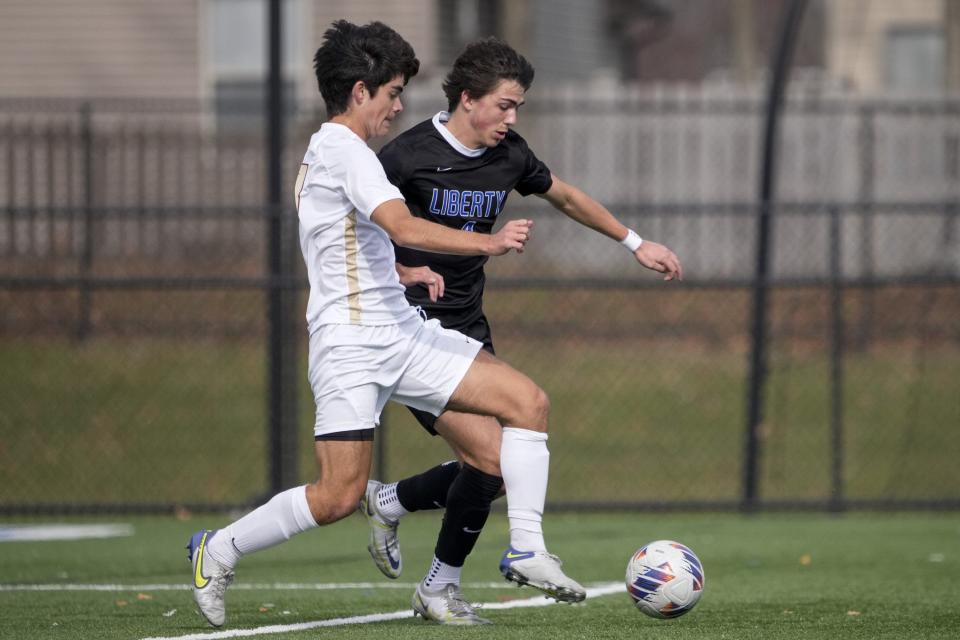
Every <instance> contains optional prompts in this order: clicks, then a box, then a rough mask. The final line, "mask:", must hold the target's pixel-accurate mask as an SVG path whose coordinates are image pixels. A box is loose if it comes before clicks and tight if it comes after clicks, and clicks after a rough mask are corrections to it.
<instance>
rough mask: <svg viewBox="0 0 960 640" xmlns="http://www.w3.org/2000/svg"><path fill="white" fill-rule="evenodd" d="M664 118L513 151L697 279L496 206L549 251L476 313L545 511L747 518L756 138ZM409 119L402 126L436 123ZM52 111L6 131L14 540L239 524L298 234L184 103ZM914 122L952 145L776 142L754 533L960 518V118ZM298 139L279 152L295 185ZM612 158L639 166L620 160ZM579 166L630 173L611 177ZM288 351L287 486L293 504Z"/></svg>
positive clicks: (638, 116) (381, 456)
mask: <svg viewBox="0 0 960 640" xmlns="http://www.w3.org/2000/svg"><path fill="white" fill-rule="evenodd" d="M658 96H659V97H657V98H656V99H654V98H649V100H646V99H641V98H643V96H633V97H630V96H628V99H620V98H618V99H617V100H613V101H612V102H610V104H608V105H607V107H606V108H605V111H601V112H599V113H595V114H594V115H593V116H591V118H590V119H588V120H589V121H588V122H587V121H584V122H585V124H584V125H583V126H584V127H587V129H584V131H586V130H589V131H590V132H591V135H585V134H584V133H583V131H581V129H580V128H579V127H580V125H578V124H577V122H578V121H577V120H576V119H575V118H574V117H573V114H574V113H582V112H583V108H582V107H583V105H580V104H568V103H565V102H563V101H556V100H551V101H550V102H549V104H550V105H551V107H550V109H546V108H544V107H541V108H540V110H539V111H534V112H531V113H525V115H524V117H525V120H524V121H523V122H522V123H521V129H522V130H523V131H524V133H525V134H527V132H528V131H529V134H528V135H527V137H528V139H530V141H531V145H532V146H533V148H534V149H535V150H536V151H537V153H538V155H539V156H540V157H541V158H542V159H543V160H544V161H546V162H547V164H548V165H549V166H550V167H551V169H552V170H553V171H554V172H555V173H556V174H557V175H559V176H561V177H563V178H564V179H565V180H567V181H569V182H572V183H574V184H576V185H577V186H579V187H581V188H583V189H584V190H585V191H586V192H588V193H590V194H592V195H595V196H597V197H598V199H601V200H603V201H604V202H605V204H607V205H608V206H609V207H610V208H611V210H613V211H614V212H615V213H616V214H617V215H618V216H619V217H621V218H622V219H623V220H624V221H625V222H627V223H628V224H630V225H631V226H633V227H634V228H637V229H638V230H641V232H642V234H643V235H644V236H646V237H650V238H653V239H656V240H659V241H662V242H664V243H666V244H668V245H670V246H671V247H672V248H674V249H675V250H676V251H677V253H678V254H679V255H680V256H681V258H682V259H683V260H684V263H685V269H686V272H687V279H686V281H685V282H684V283H682V284H664V283H662V282H659V281H658V280H657V279H656V278H652V277H650V276H649V274H643V273H641V269H640V268H638V267H637V266H636V265H635V264H633V262H632V260H631V258H630V256H629V255H627V254H626V253H625V252H623V251H621V250H617V247H616V246H615V245H614V246H612V247H611V245H612V243H611V242H610V241H609V240H606V239H604V238H602V237H600V236H598V235H597V234H594V233H592V232H589V231H587V230H585V229H583V228H581V227H579V226H578V225H576V224H575V223H573V222H571V221H569V220H567V219H566V218H564V217H563V216H561V215H559V214H557V213H556V212H553V211H552V210H549V209H544V208H543V206H542V203H540V201H539V199H536V198H530V199H527V200H524V199H522V198H520V197H519V196H517V195H516V194H514V195H513V196H512V197H511V201H510V205H509V207H508V213H509V214H510V215H530V216H533V217H535V218H536V219H537V224H536V234H535V237H534V239H533V241H532V242H531V245H530V247H529V248H528V250H527V251H525V252H524V254H523V255H513V256H508V257H504V258H498V259H495V260H492V261H491V262H490V264H489V271H490V282H489V285H488V287H489V290H488V294H487V305H488V315H489V317H490V319H491V322H492V324H493V328H494V336H495V340H496V342H497V351H498V354H499V355H501V356H502V357H504V358H505V359H507V360H508V361H509V362H511V363H512V364H514V365H516V366H517V367H519V368H520V369H522V370H524V371H525V372H527V373H528V374H530V375H531V377H533V378H534V379H535V380H537V381H538V382H539V383H540V384H541V385H542V386H543V387H544V388H545V389H546V390H547V391H548V392H549V393H550V395H551V400H552V406H553V412H552V416H553V418H552V425H551V431H552V433H553V435H552V436H551V440H550V445H551V452H552V467H551V469H552V471H551V488H550V493H549V499H550V501H551V502H552V503H554V504H560V505H568V506H572V507H595V506H608V507H609V506H633V507H650V508H653V507H657V508H662V507H678V506H679V507H687V508H691V507H698V506H703V507H712V508H723V507H733V506H736V505H737V504H739V501H740V499H741V494H742V489H743V488H742V486H741V476H742V474H741V469H742V466H743V464H744V460H743V439H744V429H745V422H746V417H745V404H746V397H747V384H748V371H747V369H748V354H747V350H748V346H749V341H750V337H751V336H750V317H749V316H750V300H751V290H752V288H753V287H755V286H757V285H758V284H760V283H757V282H754V280H753V277H752V264H753V255H754V251H755V250H756V246H755V244H756V237H755V232H754V226H755V225H754V220H755V216H756V213H757V210H756V207H755V205H754V204H753V201H752V197H751V196H750V185H754V184H756V180H755V173H756V165H755V161H754V160H753V159H752V158H753V153H754V147H755V137H756V136H755V132H754V130H753V129H756V128H757V119H758V118H759V112H758V110H757V109H756V105H754V104H753V103H751V102H750V101H749V100H745V99H740V98H738V99H737V100H732V101H730V102H728V103H727V105H728V106H727V108H726V110H724V109H719V110H717V109H715V108H714V107H715V106H716V100H717V98H716V97H715V96H714V97H712V98H710V99H711V100H712V101H713V102H708V103H704V104H702V105H701V106H699V107H697V106H696V101H695V100H693V99H691V98H690V97H689V96H687V98H685V100H686V102H684V105H686V106H685V110H679V112H678V110H677V109H671V108H667V106H664V105H663V104H660V103H659V102H656V101H655V100H668V101H669V100H670V99H671V96H670V94H669V93H668V92H667V93H664V92H660V93H659V94H658ZM621 97H622V96H621ZM417 100H419V98H416V97H414V98H413V99H412V100H411V105H410V106H409V107H408V111H407V120H406V121H405V124H406V125H410V124H412V123H413V122H414V121H415V119H416V118H417V117H420V116H425V115H428V114H429V113H430V112H431V109H430V108H428V107H427V106H426V105H425V104H424V103H421V102H417ZM645 100H646V101H645ZM541 104H546V102H543V103H541ZM691 104H692V105H694V106H691ZM711 105H712V106H711ZM53 106H54V107H56V108H51V105H49V104H46V103H36V102H31V103H29V104H26V103H0V207H2V208H0V310H2V311H0V512H29V511H57V512H68V511H76V510H90V509H100V510H129V511H162V510H171V509H175V508H177V507H186V508H204V509H209V508H228V507H233V506H239V505H246V504H249V503H251V502H253V501H255V500H256V499H258V498H259V497H260V496H261V495H263V494H265V493H267V491H268V489H269V478H268V475H269V466H270V462H269V457H270V439H269V436H268V428H267V422H268V417H267V400H266V389H267V380H268V378H269V375H270V372H269V370H268V367H269V365H268V362H270V358H269V357H268V356H269V354H268V352H267V349H268V347H267V338H266V334H267V320H266V307H267V305H268V297H269V293H270V291H275V290H277V289H278V288H279V289H283V290H284V291H294V292H296V295H297V296H298V301H297V305H296V306H297V311H296V313H297V319H300V318H302V317H303V315H302V311H303V307H304V304H305V289H304V288H303V287H304V278H303V277H302V270H301V271H299V272H298V274H297V275H296V276H294V277H293V278H288V279H277V278H271V277H270V276H269V275H268V272H267V270H266V261H267V256H266V252H267V249H266V236H267V234H268V226H269V222H270V220H271V215H279V216H281V219H282V220H284V221H285V222H286V223H287V225H286V226H285V227H284V228H285V234H286V238H287V240H288V250H291V251H294V252H295V251H296V250H297V249H296V241H295V238H296V230H295V229H296V225H295V215H294V214H293V212H292V210H284V211H282V212H273V213H271V210H270V208H269V207H267V206H265V205H264V203H263V200H264V197H265V196H264V189H263V182H264V180H263V175H264V166H263V165H264V161H263V158H264V154H263V141H262V139H261V137H260V136H259V135H254V134H238V132H237V131H236V129H231V130H229V131H219V130H218V129H217V127H216V122H215V119H214V118H213V116H212V115H211V114H210V113H208V112H206V111H204V110H202V109H199V108H198V107H196V106H195V105H159V106H158V105H132V106H131V105H129V104H125V105H117V104H113V105H106V106H104V105H98V104H92V105H86V106H84V105H82V104H79V103H78V104H68V103H57V104H55V105H53ZM133 107H136V108H133ZM160 107H163V108H160ZM920 107H922V108H923V109H925V110H927V111H928V112H929V111H930V110H934V111H936V112H937V113H942V114H944V117H938V118H935V121H936V122H937V123H939V124H930V123H929V122H928V121H923V122H921V121H920V120H918V119H916V118H915V109H912V108H910V107H908V106H906V105H904V104H901V103H896V104H893V103H891V104H885V103H880V102H876V101H874V102H872V103H869V104H866V105H865V104H853V105H850V104H846V103H844V104H842V105H839V104H838V103H830V104H820V105H811V104H810V103H803V104H801V105H799V106H798V105H793V106H791V107H790V108H788V111H787V113H786V121H785V130H784V132H785V136H786V138H787V140H788V143H787V145H786V147H785V148H783V150H782V152H783V154H784V161H783V162H781V170H780V176H781V179H783V180H784V184H785V187H784V188H783V189H782V190H781V192H782V194H783V202H781V203H779V204H778V205H777V208H776V211H775V223H774V229H773V234H772V240H771V243H772V247H771V248H772V250H773V262H772V264H773V269H772V274H771V276H770V281H769V282H767V283H763V284H766V285H767V286H769V287H770V295H769V301H770V302H769V305H770V307H769V310H770V317H769V320H770V334H769V345H768V351H769V353H770V361H769V370H768V371H767V385H766V395H767V398H766V407H767V409H766V418H765V420H764V423H763V425H761V429H760V443H759V444H760V469H759V472H760V477H759V496H760V503H761V505H762V506H763V505H766V506H768V507H774V506H793V507H811V506H812V507H823V508H827V507H830V506H833V507H836V506H838V505H839V506H840V507H841V508H845V507H857V506H864V505H869V506H939V507H956V506H960V477H958V476H957V474H956V472H955V460H956V457H957V455H958V454H960V431H958V430H957V428H956V427H957V426H958V425H960V399H958V398H960V394H957V393H956V391H957V387H956V380H958V379H960V322H958V318H960V229H958V225H960V221H958V211H960V207H958V192H957V188H958V187H957V185H958V184H960V181H958V176H957V171H958V170H960V168H958V165H957V162H956V158H957V157H960V155H958V154H957V148H958V147H957V145H958V140H960V134H958V132H957V129H956V127H957V125H956V118H953V119H950V118H948V117H945V115H946V114H950V113H953V111H952V110H954V109H955V108H956V105H955V104H954V103H951V102H949V101H944V102H943V103H941V104H939V106H937V105H933V104H930V103H925V104H924V105H920ZM920 107H917V108H920ZM714 112H716V113H714ZM691 114H695V116H692V115H691ZM731 118H733V119H736V120H737V122H739V123H740V124H738V125H736V126H730V123H731ZM548 122H557V123H560V124H558V125H557V126H560V127H561V129H562V130H563V131H564V132H565V135H564V136H552V137H551V136H548V135H546V133H547V132H549V131H550V129H548V128H547V127H548V125H547V123H548ZM751 123H753V129H751ZM315 126H316V120H313V121H306V120H305V121H304V122H303V123H302V124H295V125H294V126H293V127H292V128H291V131H289V132H288V136H287V138H288V140H289V144H288V151H287V152H286V155H285V158H287V161H286V166H285V167H284V170H285V173H286V175H287V176H288V183H289V184H291V185H292V184H293V172H295V171H296V168H297V167H298V165H299V160H300V154H301V153H302V146H303V144H305V141H306V135H307V132H309V131H310V129H311V128H314V127H315ZM524 127H526V129H524ZM837 127H839V129H838V128H837ZM837 131H840V132H842V133H837ZM615 132H620V134H621V135H622V136H623V137H624V138H625V139H629V140H633V142H631V143H630V144H629V145H628V146H627V148H619V147H617V146H616V145H613V146H611V144H612V143H614V142H616V140H615V139H613V138H611V135H613V134H614V133H615ZM698 132H699V133H698ZM738 132H739V133H738ZM571 144H574V145H579V146H580V148H581V150H583V154H582V155H580V154H570V153H568V152H567V151H564V150H563V149H561V148H560V146H562V145H571ZM594 144H595V145H597V149H602V148H606V149H608V150H609V149H611V148H617V151H616V153H617V154H620V156H621V159H624V160H625V161H626V162H627V164H626V165H622V164H621V163H617V162H615V163H614V164H613V165H611V167H614V168H615V170H614V169H611V168H609V167H608V168H607V169H604V168H603V167H604V166H605V165H602V164H598V163H599V162H600V160H599V159H600V158H602V157H603V155H602V153H601V152H600V151H598V150H594V149H593V147H592V146H591V145H594ZM558 145H560V146H558ZM564 148H565V147H564ZM898 152H899V153H898ZM900 154H910V155H909V157H910V161H909V162H908V163H907V164H904V162H906V161H905V160H902V159H901V158H899V155H900ZM823 163H826V164H823ZM915 166H922V167H926V168H927V170H928V171H925V172H924V173H923V175H922V176H920V175H914V174H912V173H910V171H914V168H913V167H915ZM631 167H632V169H631ZM905 167H909V170H908V169H907V168H905ZM634 170H636V171H637V173H636V174H633V173H631V172H632V171H634ZM631 176H632V177H631ZM678 176H682V179H680V178H678ZM631 181H632V182H631ZM731 182H736V183H737V184H739V183H741V182H742V183H744V184H746V185H747V186H745V187H740V186H737V187H733V186H731V185H729V184H728V183H731ZM824 184H826V185H833V186H827V187H822V185H824ZM721 185H726V186H724V187H723V188H721ZM818 185H820V187H818ZM897 185H899V186H897ZM821 187H822V188H821ZM741 189H742V191H741ZM298 264H299V260H298ZM302 324H303V323H302V321H301V322H300V324H299V325H298V328H299V330H300V331H299V337H298V338H297V339H296V340H297V344H296V352H297V354H298V355H299V359H300V362H299V365H298V366H299V370H301V371H302V372H303V375H301V376H300V380H299V388H298V389H297V397H298V398H299V402H298V412H299V419H298V421H297V422H298V425H299V426H298V428H299V429H300V433H299V435H300V443H301V446H300V447H299V451H298V452H297V454H296V460H295V461H291V464H292V463H293V462H296V463H297V471H296V474H295V475H296V476H297V477H299V478H302V479H308V478H310V477H311V476H312V474H313V465H314V463H313V459H312V447H310V442H311V441H312V440H311V438H310V430H309V425H310V424H312V411H313V404H312V397H311V395H310V393H309V389H308V387H307V383H306V375H305V366H306V365H305V354H306V342H305V328H304V327H303V326H302ZM380 443H381V448H380V449H379V450H378V460H377V472H378V473H379V474H382V475H385V476H386V477H387V478H388V479H397V478H399V477H401V476H402V475H403V474H406V473H412V472H415V471H417V470H419V469H422V468H425V467H427V466H429V465H432V464H434V463H436V462H438V461H440V460H444V459H446V458H447V457H449V455H450V454H449V453H448V452H447V451H445V447H444V445H443V444H442V442H439V441H437V440H436V439H434V440H430V439H428V438H427V437H426V436H424V435H423V434H422V433H421V431H420V429H419V427H416V426H415V425H414V424H413V423H412V421H411V420H410V419H409V417H408V416H407V415H406V412H405V410H403V409H402V408H399V407H391V408H390V409H389V410H388V411H387V413H386V427H385V429H384V430H383V431H382V432H381V436H380ZM144 478H149V481H145V480H144Z"/></svg>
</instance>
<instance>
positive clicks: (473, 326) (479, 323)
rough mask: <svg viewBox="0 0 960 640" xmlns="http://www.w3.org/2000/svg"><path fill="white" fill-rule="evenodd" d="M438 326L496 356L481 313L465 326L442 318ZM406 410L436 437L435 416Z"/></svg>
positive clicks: (488, 330) (425, 412) (411, 409)
mask: <svg viewBox="0 0 960 640" xmlns="http://www.w3.org/2000/svg"><path fill="white" fill-rule="evenodd" d="M440 325H441V326H443V327H444V328H446V329H456V330H457V331H459V332H460V333H462V334H464V335H466V336H469V337H471V338H473V339H474V340H477V341H479V342H480V343H481V344H482V345H483V350H484V351H487V352H489V353H490V355H496V354H495V353H494V351H493V337H492V336H491V335H490V324H489V323H488V322H487V317H486V316H485V315H483V314H482V313H481V314H480V317H478V318H477V319H476V320H474V321H473V322H471V323H470V324H469V325H467V326H455V327H451V326H449V325H448V324H447V323H446V322H444V320H443V319H442V318H441V319H440ZM407 409H409V410H410V413H412V414H413V417H414V418H416V419H417V422H419V423H420V426H421V427H423V428H424V429H426V430H427V433H429V434H430V435H432V436H435V435H437V430H436V429H434V425H435V424H436V423H437V416H435V415H433V414H432V413H429V412H427V411H421V410H419V409H414V408H413V407H407Z"/></svg>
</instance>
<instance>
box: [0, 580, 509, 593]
mask: <svg viewBox="0 0 960 640" xmlns="http://www.w3.org/2000/svg"><path fill="white" fill-rule="evenodd" d="M416 586H417V583H416V582H302V583H300V582H273V583H266V582H240V583H234V584H233V585H232V586H231V587H230V590H231V591H279V590H286V591H335V590H338V589H410V590H413V589H414V588H415V587H416ZM511 586H512V585H511V584H510V583H508V582H506V581H503V582H465V583H464V584H463V588H464V589H509V588H510V587H511ZM190 589H192V587H191V585H189V584H186V583H184V584H174V583H159V584H0V592H2V591H123V592H127V591H141V592H143V591H190Z"/></svg>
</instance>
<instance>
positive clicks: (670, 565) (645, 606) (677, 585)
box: [627, 540, 704, 618]
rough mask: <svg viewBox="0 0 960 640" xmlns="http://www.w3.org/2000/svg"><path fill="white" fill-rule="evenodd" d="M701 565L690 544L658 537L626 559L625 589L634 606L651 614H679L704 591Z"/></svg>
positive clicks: (664, 616)
mask: <svg viewBox="0 0 960 640" xmlns="http://www.w3.org/2000/svg"><path fill="white" fill-rule="evenodd" d="M703 582H704V574H703V565H702V564H701V563H700V559H699V558H698V557H697V555H696V554H695V553H694V552H693V551H691V550H690V548H689V547H687V546H685V545H682V544H680V543H679V542H674V541H672V540H657V541H655V542H651V543H650V544H648V545H646V546H644V547H642V548H641V549H640V550H639V551H637V552H636V553H635V554H633V557H631V558H630V562H628V563H627V593H628V594H630V598H631V599H632V600H633V602H634V604H636V605H637V609H640V611H642V612H644V613H645V614H647V615H648V616H650V617H652V618H678V617H680V616H682V615H683V614H685V613H687V612H689V611H690V610H691V609H693V608H694V607H695V606H696V604H697V602H699V601H700V596H701V595H702V594H703Z"/></svg>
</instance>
